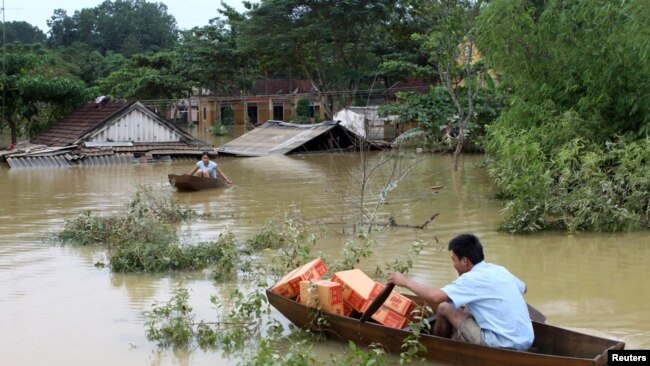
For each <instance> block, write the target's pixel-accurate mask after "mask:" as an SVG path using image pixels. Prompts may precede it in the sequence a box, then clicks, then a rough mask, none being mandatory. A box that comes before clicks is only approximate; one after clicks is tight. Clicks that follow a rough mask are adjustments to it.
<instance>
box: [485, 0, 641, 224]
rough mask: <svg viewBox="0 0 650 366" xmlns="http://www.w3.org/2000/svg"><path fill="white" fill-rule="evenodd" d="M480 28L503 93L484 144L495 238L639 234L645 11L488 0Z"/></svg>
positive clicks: (620, 4) (635, 6)
mask: <svg viewBox="0 0 650 366" xmlns="http://www.w3.org/2000/svg"><path fill="white" fill-rule="evenodd" d="M479 28H480V32H478V33H477V34H478V35H479V36H478V40H479V45H480V47H481V50H482V51H484V52H485V55H486V58H487V60H488V61H489V62H490V64H491V65H492V66H493V67H494V68H495V70H497V71H498V72H499V73H500V76H501V80H502V81H503V84H502V86H503V87H504V88H506V89H507V90H509V91H510V92H511V100H510V103H509V104H508V108H507V109H506V110H505V111H504V112H503V113H502V115H501V117H500V118H499V119H498V120H497V122H496V123H495V124H494V126H493V127H492V128H491V129H490V135H489V143H488V144H487V151H488V153H489V155H490V159H491V164H490V172H491V174H492V176H493V177H494V179H495V181H496V183H497V186H498V187H499V189H500V191H501V195H502V196H503V197H504V198H507V199H508V202H507V205H506V214H507V215H506V220H505V222H504V224H503V228H504V229H507V230H509V231H513V232H530V231H536V230H540V229H544V228H548V227H559V228H563V229H568V230H572V231H575V230H585V229H589V230H610V231H615V230H624V229H633V228H639V227H646V228H647V227H649V221H648V210H649V208H648V207H649V206H650V196H649V195H650V182H649V181H648V179H647V177H648V176H649V174H648V170H647V166H648V163H649V162H650V161H649V160H650V144H649V142H648V137H647V136H648V132H649V131H650V130H649V129H650V93H648V88H647V85H649V83H650V64H649V63H648V62H647V57H648V54H650V41H649V40H650V3H648V2H645V1H616V2H611V1H604V0H602V1H582V0H581V1H574V2H570V3H569V2H565V1H558V0H549V1H545V2H538V1H527V2H512V1H503V0H496V1H492V2H491V3H490V4H489V5H488V6H487V7H486V8H485V9H484V11H483V13H482V14H481V16H480V18H479ZM632 197H634V198H633V199H632Z"/></svg>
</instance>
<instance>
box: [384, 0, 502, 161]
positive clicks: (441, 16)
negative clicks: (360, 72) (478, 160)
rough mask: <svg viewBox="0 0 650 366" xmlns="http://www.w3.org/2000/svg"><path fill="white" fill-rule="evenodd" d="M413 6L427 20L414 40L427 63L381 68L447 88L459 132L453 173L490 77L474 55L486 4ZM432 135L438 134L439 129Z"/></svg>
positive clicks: (459, 0) (448, 0)
mask: <svg viewBox="0 0 650 366" xmlns="http://www.w3.org/2000/svg"><path fill="white" fill-rule="evenodd" d="M413 4H415V5H417V6H414V7H413V8H412V9H411V13H412V15H413V16H414V17H416V18H420V19H426V22H424V21H421V22H420V24H422V25H423V29H422V30H420V31H419V32H417V33H414V34H413V35H412V38H413V39H414V40H415V41H417V42H418V44H419V51H420V52H421V54H422V55H424V56H425V57H426V60H427V63H426V64H416V63H412V62H411V63H409V62H403V61H402V62H400V61H389V62H385V63H384V64H383V65H382V67H383V69H384V70H396V69H403V70H410V74H411V75H412V76H413V77H417V78H419V79H424V80H430V81H431V80H436V79H437V80H439V82H440V84H441V85H442V87H444V88H445V90H446V91H447V93H448V94H449V97H450V102H451V104H452V105H453V108H454V115H447V118H451V119H453V120H454V121H455V124H456V127H457V130H458V132H457V138H456V145H455V148H454V169H458V161H459V155H460V153H461V151H463V148H464V145H465V138H466V136H467V134H468V133H469V127H470V126H471V123H472V120H473V119H474V118H475V117H476V110H475V109H476V106H475V100H476V98H477V96H478V93H479V89H480V86H481V85H484V84H485V79H486V78H488V77H489V76H488V74H487V72H486V69H485V67H484V66H483V64H482V63H481V62H476V58H477V57H476V56H477V55H476V54H475V52H476V47H475V43H476V41H475V34H476V29H475V20H476V17H477V16H478V15H479V12H480V10H481V8H482V7H483V5H484V1H480V0H479V1H472V0H439V1H425V2H421V1H414V2H413ZM461 93H462V94H463V95H461ZM445 123H447V120H446V119H445V120H438V121H437V125H438V126H440V125H444V124H445ZM433 133H437V129H436V128H433Z"/></svg>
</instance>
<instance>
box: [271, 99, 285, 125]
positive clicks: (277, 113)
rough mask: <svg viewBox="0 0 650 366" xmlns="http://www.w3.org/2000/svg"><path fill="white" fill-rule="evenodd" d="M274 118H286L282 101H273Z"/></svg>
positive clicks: (280, 119)
mask: <svg viewBox="0 0 650 366" xmlns="http://www.w3.org/2000/svg"><path fill="white" fill-rule="evenodd" d="M273 119H274V120H276V121H283V120H284V106H283V105H282V103H273Z"/></svg>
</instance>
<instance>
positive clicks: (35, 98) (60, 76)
mask: <svg viewBox="0 0 650 366" xmlns="http://www.w3.org/2000/svg"><path fill="white" fill-rule="evenodd" d="M5 51H6V53H5V55H4V64H3V67H4V69H5V72H4V73H3V74H2V75H1V76H0V90H2V94H1V95H0V99H1V103H0V105H1V106H2V109H3V113H2V115H3V117H4V118H3V121H2V125H3V126H4V125H7V126H8V127H9V130H10V133H11V142H12V143H16V142H17V140H18V136H19V135H21V134H23V133H24V134H25V135H26V136H27V137H32V136H34V135H35V134H37V133H38V132H40V131H42V130H43V129H44V128H46V127H47V126H48V125H49V124H50V123H51V122H53V121H55V120H56V119H58V118H61V117H62V116H64V115H65V114H67V113H69V112H70V111H71V110H72V109H74V108H76V107H78V106H79V105H80V104H82V103H83V102H84V101H85V100H87V99H88V97H89V95H88V90H87V89H86V86H85V85H84V84H83V82H81V81H79V80H77V79H75V78H73V77H72V76H71V75H69V74H68V73H67V72H66V70H65V68H64V67H63V66H62V65H58V64H57V59H56V56H55V55H52V54H51V53H49V52H47V51H45V50H42V49H40V48H38V47H36V48H31V47H18V48H16V49H11V50H8V49H6V50H5ZM12 51H13V52H12Z"/></svg>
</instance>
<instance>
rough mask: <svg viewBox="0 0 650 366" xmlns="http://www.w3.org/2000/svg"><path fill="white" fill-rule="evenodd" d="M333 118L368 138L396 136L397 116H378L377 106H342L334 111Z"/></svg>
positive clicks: (387, 138)
mask: <svg viewBox="0 0 650 366" xmlns="http://www.w3.org/2000/svg"><path fill="white" fill-rule="evenodd" d="M334 120H335V121H339V123H340V124H341V125H343V126H345V128H347V129H348V130H350V131H352V132H354V133H356V134H357V135H360V136H362V137H364V138H366V139H368V140H392V139H394V138H395V137H397V127H398V126H397V125H396V122H397V116H385V117H384V116H380V115H379V106H368V107H348V108H344V109H341V110H340V111H338V112H336V114H335V115H334Z"/></svg>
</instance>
